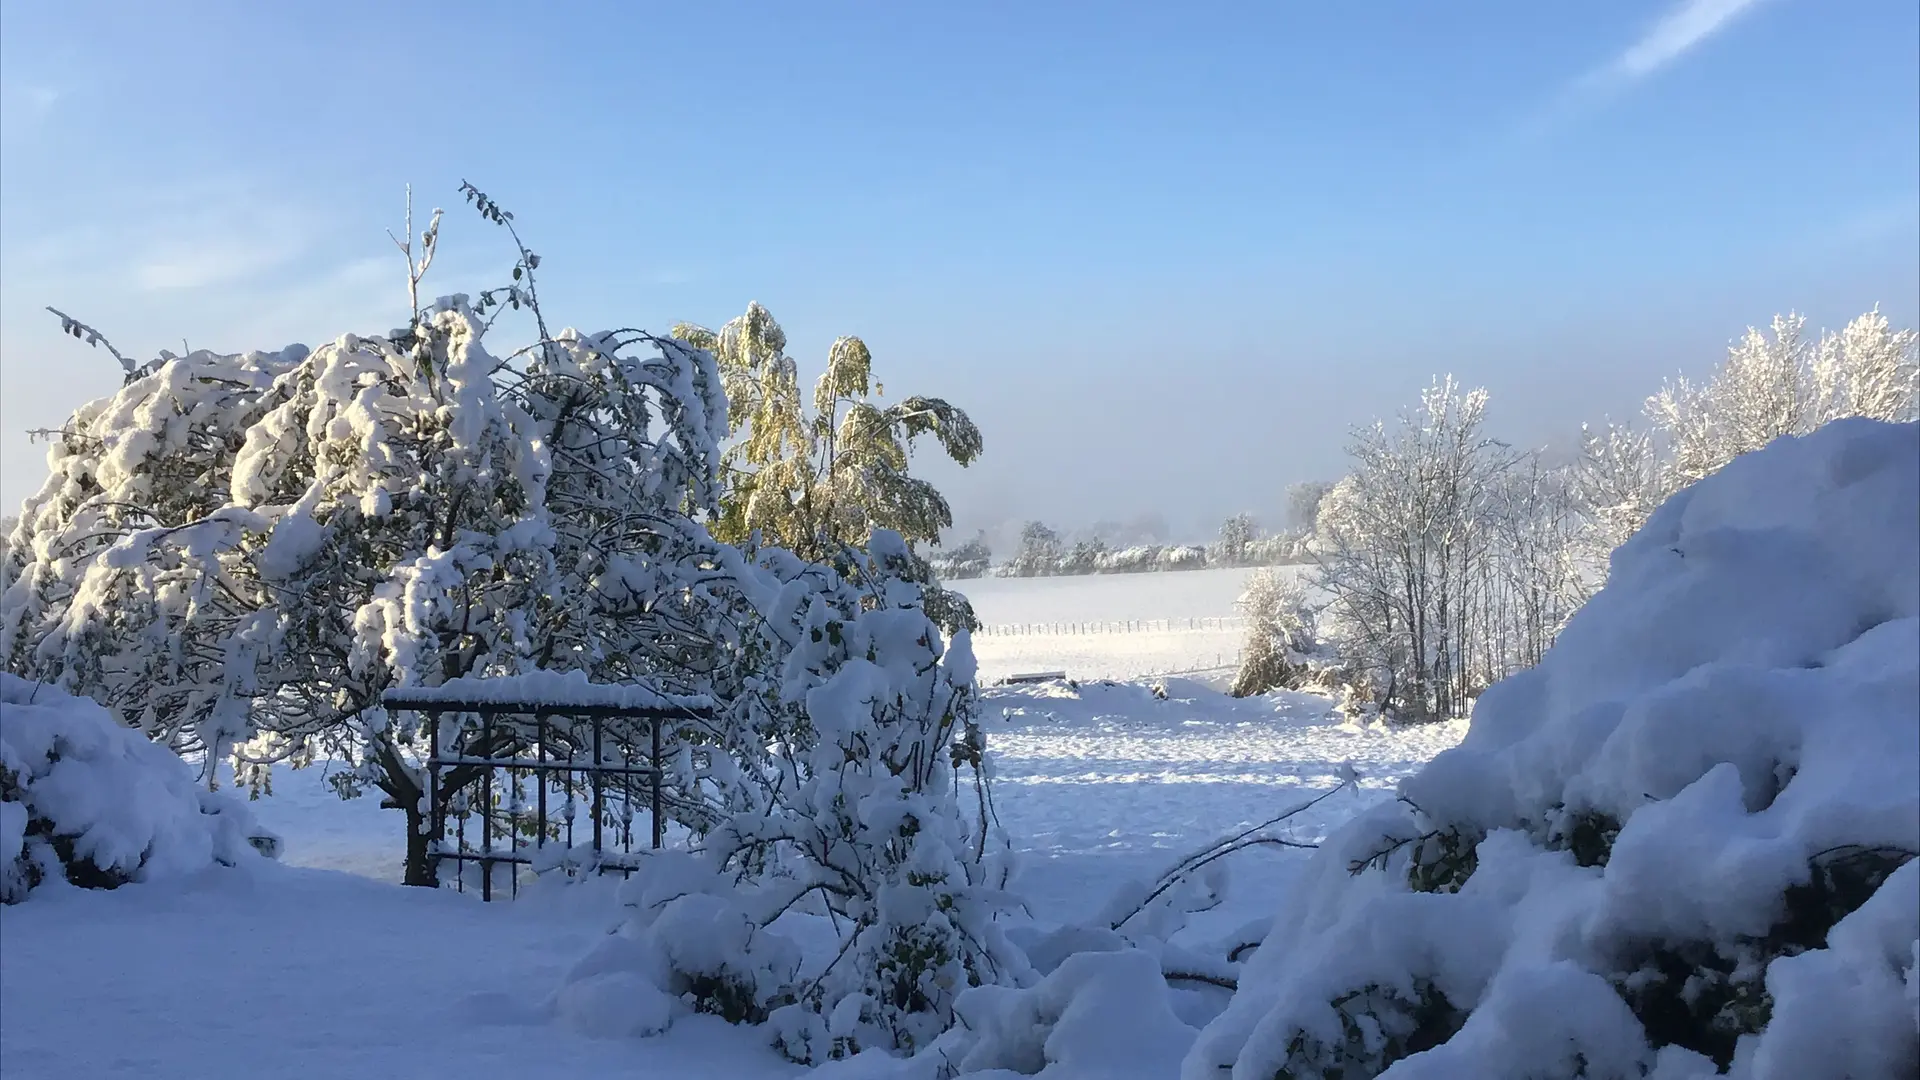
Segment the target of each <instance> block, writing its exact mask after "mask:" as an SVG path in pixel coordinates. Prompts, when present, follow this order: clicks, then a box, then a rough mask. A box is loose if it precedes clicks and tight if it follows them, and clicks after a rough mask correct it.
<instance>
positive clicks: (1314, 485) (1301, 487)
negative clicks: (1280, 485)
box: [1287, 480, 1333, 535]
mask: <svg viewBox="0 0 1920 1080" xmlns="http://www.w3.org/2000/svg"><path fill="white" fill-rule="evenodd" d="M1332 490H1333V485H1332V484H1331V483H1328V482H1327V481H1324V480H1307V481H1302V482H1301V483H1298V484H1291V485H1289V486H1288V487H1287V527H1288V528H1289V529H1291V530H1292V531H1294V532H1296V533H1300V534H1302V535H1311V534H1312V532H1313V530H1314V527H1315V526H1316V525H1317V524H1319V521H1320V503H1321V501H1322V500H1324V499H1325V498H1326V497H1327V492H1329V491H1332Z"/></svg>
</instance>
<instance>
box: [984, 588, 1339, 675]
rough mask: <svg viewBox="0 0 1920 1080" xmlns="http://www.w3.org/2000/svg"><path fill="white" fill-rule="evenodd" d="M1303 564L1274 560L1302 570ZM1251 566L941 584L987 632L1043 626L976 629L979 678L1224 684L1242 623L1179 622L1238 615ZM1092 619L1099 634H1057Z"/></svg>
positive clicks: (1237, 647) (1241, 633)
mask: <svg viewBox="0 0 1920 1080" xmlns="http://www.w3.org/2000/svg"><path fill="white" fill-rule="evenodd" d="M1304 570H1305V568H1304V567H1297V566H1288V567H1280V568H1279V572H1280V573H1294V574H1297V573H1302V572H1304ZM1255 572H1256V571H1254V570H1252V569H1249V568H1246V567H1233V568H1216V569H1212V570H1168V571H1159V572H1155V573H1147V574H1088V575H1078V576H1071V577H1037V578H969V579H966V580H962V581H955V582H951V583H949V587H951V588H952V589H953V590H954V591H956V592H959V593H962V594H964V595H965V596H966V597H967V599H968V600H969V601H971V602H972V604H973V610H974V614H976V615H978V616H979V618H980V621H981V623H983V624H984V625H986V626H987V627H990V628H993V629H995V630H1002V629H1007V628H1016V627H1026V626H1029V625H1033V626H1035V627H1037V628H1044V629H1046V630H1048V631H1049V632H1045V633H1033V634H1024V633H999V632H996V633H982V634H975V635H974V636H973V652H974V655H975V657H977V658H978V660H979V662H980V678H981V680H982V682H984V683H993V682H997V681H998V680H1000V679H1004V678H1006V677H1007V676H1009V675H1017V674H1021V673H1025V672H1035V671H1065V672H1066V673H1067V674H1068V675H1069V676H1072V677H1073V678H1076V679H1083V680H1084V679H1127V678H1134V677H1137V676H1142V675H1158V674H1168V673H1195V672H1208V673H1210V675H1209V681H1210V682H1214V683H1219V684H1224V683H1226V682H1227V681H1229V680H1230V679H1231V677H1232V671H1231V668H1232V667H1233V665H1234V664H1235V663H1236V658H1237V657H1238V656H1239V653H1240V646H1241V643H1242V640H1243V639H1244V638H1245V636H1246V632H1245V630H1244V629H1236V628H1228V629H1208V628H1195V629H1183V628H1179V627H1178V625H1177V624H1179V623H1181V622H1184V621H1188V620H1199V619H1224V618H1230V617H1232V616H1236V615H1239V614H1240V611H1239V609H1238V608H1237V607H1236V606H1235V602H1236V601H1237V600H1238V599H1239V598H1240V594H1241V593H1243V592H1245V591H1246V586H1247V580H1248V578H1249V577H1250V576H1252V575H1253V574H1254V573H1255ZM1157 621H1165V622H1168V623H1173V624H1175V626H1174V627H1173V628H1167V629H1162V628H1158V627H1156V628H1151V629H1137V630H1134V631H1132V632H1114V627H1115V624H1125V623H1128V622H1133V623H1136V624H1137V623H1153V622H1157ZM1094 625H1097V626H1100V627H1101V628H1102V632H1099V633H1056V632H1051V631H1053V630H1057V629H1059V628H1061V627H1063V626H1094Z"/></svg>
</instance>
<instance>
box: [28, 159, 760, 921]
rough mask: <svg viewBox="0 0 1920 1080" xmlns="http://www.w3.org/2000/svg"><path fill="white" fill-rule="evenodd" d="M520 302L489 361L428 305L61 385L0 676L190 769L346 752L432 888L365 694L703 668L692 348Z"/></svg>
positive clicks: (706, 385) (698, 365)
mask: <svg viewBox="0 0 1920 1080" xmlns="http://www.w3.org/2000/svg"><path fill="white" fill-rule="evenodd" d="M473 197H477V198H478V199H479V200H480V201H481V203H482V206H483V212H485V209H486V208H488V207H491V204H490V203H488V202H486V201H485V199H484V196H479V195H478V193H477V192H475V193H473ZM494 209H495V210H496V211H497V208H494ZM500 213H504V212H500ZM489 216H490V217H492V216H493V215H492V214H489ZM504 223H505V222H504V221H503V224H504ZM436 225H437V220H436ZM436 234H437V230H436V229H430V230H429V232H428V233H427V234H426V236H425V237H424V246H425V247H426V251H427V254H426V255H424V256H423V257H422V258H421V259H420V260H419V262H418V263H415V261H414V260H413V259H412V258H411V257H410V259H409V268H410V270H413V269H415V268H416V266H418V267H422V268H423V266H424V264H425V263H426V262H427V261H429V260H430V254H431V248H432V243H433V237H434V236H435V235H436ZM537 264H538V260H537V258H536V257H533V256H532V255H531V253H528V252H526V251H525V250H524V248H522V259H521V263H520V265H519V266H518V267H517V268H516V273H515V277H516V284H515V285H514V286H511V287H509V288H508V289H507V290H503V291H502V292H501V293H499V294H493V295H492V296H490V297H488V298H483V301H482V305H481V306H486V305H488V303H489V301H491V300H498V301H499V303H501V304H505V305H508V306H512V305H520V306H522V307H525V308H531V309H533V310H534V311H535V312H536V314H537V301H536V298H535V294H534V292H533V289H534V280H533V277H534V269H535V267H536V266H537ZM410 284H412V285H417V276H416V277H414V278H413V280H412V281H411V282H410ZM494 306H498V305H494ZM540 322H541V326H542V333H541V336H540V337H539V339H538V340H537V341H535V342H534V343H533V344H532V345H530V346H528V347H526V348H523V349H520V350H517V351H515V352H513V353H511V354H509V355H507V356H505V357H496V356H495V355H493V354H492V353H490V352H488V350H487V349H486V347H485V345H484V344H483V341H484V338H485V336H486V333H487V328H488V326H489V320H487V319H486V318H484V317H483V315H482V313H481V310H480V306H476V305H470V304H469V303H468V302H467V301H466V300H465V298H462V297H453V298H450V299H447V300H443V301H440V302H437V303H435V304H433V305H430V306H428V307H426V308H424V309H421V310H419V311H418V312H417V313H416V316H415V318H414V319H413V320H412V321H411V323H410V325H409V326H408V327H406V328H404V329H402V330H400V331H396V332H395V333H393V334H391V335H387V336H379V337H361V336H356V335H351V334H349V335H346V336H343V337H341V338H340V339H338V340H337V341H335V342H332V343H330V344H328V345H325V346H322V347H321V348H319V349H315V350H312V351H311V352H309V351H308V350H306V349H304V348H302V347H297V346H296V347H293V348H289V349H287V350H283V351H281V352H279V353H249V354H244V355H237V356H219V355H215V354H212V353H207V352H198V353H194V354H192V355H189V356H186V357H169V356H165V355H163V356H162V357H161V359H160V361H159V362H158V363H157V364H155V365H152V366H151V369H150V370H149V371H148V372H147V373H146V374H136V376H135V377H133V378H132V379H131V380H130V381H129V382H128V384H127V385H126V386H125V387H123V388H122V389H121V391H120V392H119V393H118V394H116V395H114V396H113V397H111V398H108V399H105V400H103V401H98V402H94V403H91V404H89V405H87V406H83V407H82V408H81V409H80V410H79V411H78V412H77V413H76V414H75V415H74V417H73V418H72V419H71V420H70V421H69V422H68V423H67V425H66V426H65V427H64V428H63V429H62V430H61V431H60V432H59V433H58V435H57V436H56V441H55V445H54V446H53V449H52V450H51V452H50V454H49V462H50V465H51V471H52V475H51V476H50V478H49V479H48V481H47V483H46V484H45V486H43V488H42V489H41V491H40V492H39V494H37V495H36V496H34V497H33V498H31V499H29V500H28V502H27V503H26V505H25V507H24V508H23V513H22V520H21V524H20V526H19V527H18V528H17V529H16V530H15V532H14V533H13V535H12V536H11V537H10V538H9V541H8V544H7V551H6V556H5V560H4V563H3V564H0V566H3V567H4V569H0V574H4V581H0V586H4V594H0V595H3V597H4V598H3V599H0V653H3V654H4V655H5V657H6V662H7V665H8V668H9V669H10V670H13V671H15V672H17V673H20V674H24V675H28V676H30V677H34V678H39V679H43V680H46V681H49V682H53V683H56V684H58V685H60V686H62V687H63V688H66V689H69V690H72V691H75V692H80V693H86V694H88V695H90V696H93V697H95V698H96V699H97V700H99V701H100V702H101V703H102V704H103V705H106V706H107V707H108V708H109V709H111V710H113V711H114V712H115V713H116V714H117V715H118V716H119V717H120V718H121V719H122V720H123V721H125V722H127V723H129V724H132V725H134V726H137V727H139V728H141V729H142V730H144V731H146V732H147V733H148V734H149V735H151V736H153V737H154V738H157V739H160V740H163V741H166V742H168V743H169V744H171V745H173V746H174V747H176V748H177V749H180V750H183V751H204V752H206V755H207V762H208V764H207V768H208V769H209V770H211V769H212V767H213V762H215V761H216V760H218V759H219V758H221V757H223V756H227V755H232V756H234V757H235V758H236V760H237V766H238V769H239V772H240V773H241V775H242V776H244V777H248V778H249V779H254V780H256V781H263V780H264V777H263V776H262V775H261V774H260V773H259V772H257V770H258V769H260V768H262V767H265V766H269V765H271V764H272V763H273V762H275V761H281V760H292V761H293V762H295V763H296V764H297V763H300V762H303V761H305V760H308V759H310V758H311V757H312V756H314V755H317V754H325V755H333V756H338V757H342V758H345V759H347V760H348V761H349V762H350V763H351V764H352V766H353V767H352V768H350V769H347V770H342V771H341V772H339V773H337V774H336V775H337V778H338V779H337V783H338V784H339V785H340V786H341V787H342V790H343V794H352V793H356V792H357V790H358V789H359V788H360V787H362V786H371V787H376V788H378V789H379V790H381V791H382V792H384V793H385V795H386V797H387V800H388V802H389V803H390V804H391V805H395V806H397V807H399V808H401V809H402V810H403V811H405V813H406V814H407V816H408V824H409V828H408V837H409V845H408V858H407V880H409V881H411V882H415V883H427V882H430V881H431V880H432V867H431V862H430V860H429V859H428V858H427V849H426V842H427V841H426V836H425V830H424V829H423V828H422V827H421V824H422V823H421V822H420V820H419V815H420V814H421V807H422V798H421V795H422V790H421V788H422V785H423V784H424V783H425V776H424V771H423V770H422V769H420V768H419V767H418V761H419V749H420V745H421V742H422V738H423V733H422V732H420V731H419V730H417V729H416V728H415V727H414V725H413V722H412V720H411V718H410V717H407V716H397V715H390V714H388V713H386V712H385V711H384V710H382V709H381V708H380V707H379V706H378V700H379V696H380V694H381V693H382V691H384V690H385V689H386V688H388V687H390V686H398V685H410V684H426V685H432V684H437V683H439V682H441V681H444V680H446V679H451V678H456V677H461V676H469V675H508V674H515V673H518V672H522V671H528V670H533V669H536V668H539V669H563V670H565V669H571V670H580V671H584V672H586V673H587V674H588V675H590V676H591V677H593V678H595V679H598V680H603V681H609V682H619V681H628V680H632V679H635V678H649V679H655V680H661V681H663V682H664V683H665V684H666V685H668V686H669V687H671V686H673V684H675V683H680V682H685V681H687V680H689V679H693V680H696V681H697V680H699V679H700V678H702V677H703V676H702V674H701V673H702V672H704V671H706V670H711V669H713V668H715V667H718V666H722V664H721V662H720V659H719V657H718V656H717V655H715V654H713V653H712V652H711V650H710V649H709V648H708V646H709V645H710V644H711V643H712V642H713V641H714V638H713V634H714V633H715V630H714V628H713V626H712V625H710V624H711V623H712V622H713V619H714V618H716V617H717V616H716V614H715V613H716V612H721V611H723V610H724V608H723V606H722V605H720V604H717V603H712V602H709V601H708V600H706V599H705V598H704V594H702V593H700V592H699V591H697V590H692V589H690V586H691V585H694V584H697V583H698V582H699V580H700V577H701V574H702V573H703V567H704V566H706V565H708V563H709V562H710V559H711V552H710V550H709V549H711V548H712V547H713V545H712V542H711V541H710V540H707V539H706V537H705V534H704V532H703V531H702V530H700V529H698V528H697V527H695V526H694V525H693V522H692V521H691V519H690V518H689V517H688V514H689V511H692V512H710V511H712V510H713V509H715V508H716V507H717V502H718V496H719V490H720V489H719V484H718V480H717V464H718V457H719V453H718V447H719V444H720V440H721V439H722V438H723V437H724V435H725V398H724V396H723V394H722V391H721V384H720V377H719V373H718V371H717V369H716V368H715V366H714V364H713V361H712V359H711V358H710V357H709V356H708V355H707V354H705V353H704V352H701V351H700V350H698V349H694V348H692V347H690V346H688V345H686V344H684V343H682V342H680V341H677V340H675V339H671V338H655V337H652V336H650V335H647V334H644V333H640V332H637V331H614V332H608V333H598V334H579V333H576V332H573V331H561V332H559V333H557V334H553V335H552V336H547V335H546V334H545V333H544V318H542V319H541V320H540ZM703 651H706V652H707V653H708V654H707V655H701V654H702V652H703ZM210 778H211V773H209V779H210ZM447 782H448V783H450V784H452V783H458V782H462V778H460V777H458V776H454V777H450V778H449V779H448V781H447Z"/></svg>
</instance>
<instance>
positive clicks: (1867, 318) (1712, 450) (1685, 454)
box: [1647, 308, 1920, 491]
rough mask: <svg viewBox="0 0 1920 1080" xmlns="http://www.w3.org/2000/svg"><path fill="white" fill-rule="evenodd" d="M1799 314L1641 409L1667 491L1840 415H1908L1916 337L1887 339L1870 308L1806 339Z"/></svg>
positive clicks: (1919, 368)
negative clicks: (1663, 467)
mask: <svg viewBox="0 0 1920 1080" xmlns="http://www.w3.org/2000/svg"><path fill="white" fill-rule="evenodd" d="M1805 326H1806V318H1805V317H1804V316H1801V315H1796V314H1788V315H1776V316H1774V319H1773V325H1772V331H1773V333H1772V336H1771V337H1769V336H1768V335H1767V334H1766V333H1765V332H1764V331H1761V330H1759V329H1756V328H1749V329H1748V330H1747V333H1746V335H1745V336H1744V337H1742V338H1741V339H1740V340H1739V341H1737V342H1735V343H1734V344H1733V346H1732V347H1731V348H1729V349H1728V350H1727V358H1726V359H1725V360H1724V361H1722V362H1721V364H1720V366H1719V367H1718V368H1716V369H1715V370H1714V372H1713V374H1712V375H1710V376H1709V377H1708V378H1707V379H1706V381H1704V382H1700V383H1694V382H1691V381H1689V380H1687V379H1685V378H1679V379H1675V380H1673V381H1671V382H1669V383H1668V384H1667V385H1666V386H1664V387H1662V388H1661V390H1660V392H1659V393H1658V394H1655V395H1654V396H1653V397H1652V398H1650V399H1648V402H1647V414H1648V416H1649V417H1650V418H1651V419H1652V420H1653V422H1654V424H1655V425H1656V426H1657V427H1658V428H1659V429H1660V432H1661V434H1662V436H1663V437H1664V439H1665V442H1666V444H1667V452H1668V454H1669V462H1668V476H1667V479H1666V488H1667V490H1668V491H1673V490H1678V489H1679V488H1680V487H1683V486H1685V485H1686V484H1690V483H1692V482H1694V481H1696V480H1699V479H1700V478H1702V477H1704V476H1707V475H1710V474H1711V473H1713V472H1715V471H1717V470H1719V469H1720V468H1721V467H1722V466H1724V465H1725V464H1726V463H1727V462H1729V461H1732V460H1733V459H1734V458H1736V457H1738V456H1740V455H1741V454H1745V453H1749V452H1751V451H1754V450H1758V449H1760V448H1761V447H1763V446H1765V445H1767V444H1768V443H1770V442H1772V441H1773V440H1774V439H1777V438H1779V437H1780V436H1782V435H1803V434H1806V433H1807V432H1809V431H1812V430H1813V429H1814V428H1816V427H1819V426H1820V425H1821V424H1824V423H1827V422H1829V421H1831V420H1836V419H1840V418H1842V417H1847V416H1865V417H1869V418H1871V419H1875V420H1889V421H1896V422H1898V421H1904V420H1909V419H1913V418H1914V416H1915V415H1916V412H1915V409H1916V401H1920V397H1916V393H1917V386H1916V380H1920V364H1916V340H1917V339H1916V335H1915V334H1914V332H1913V331H1911V330H1903V331H1899V332H1895V331H1893V330H1892V329H1891V327H1890V326H1889V324H1888V322H1887V319H1886V317H1885V316H1884V315H1881V314H1880V311H1879V309H1878V308H1875V309H1874V310H1873V311H1870V312H1868V313H1867V314H1865V315H1862V316H1860V317H1859V318H1857V319H1855V320H1853V322H1851V323H1849V324H1848V325H1847V327H1846V328H1845V329H1844V330H1841V331H1840V332H1839V333H1837V334H1835V333H1828V334H1823V335H1822V336H1821V339H1820V340H1819V341H1818V342H1817V343H1813V342H1809V341H1808V340H1807V339H1806V337H1805V336H1804V335H1803V333H1802V330H1803V329H1804V328H1805Z"/></svg>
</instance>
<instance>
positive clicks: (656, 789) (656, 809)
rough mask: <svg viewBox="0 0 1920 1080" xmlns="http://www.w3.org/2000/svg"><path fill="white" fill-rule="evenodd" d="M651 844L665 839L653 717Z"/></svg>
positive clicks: (657, 728)
mask: <svg viewBox="0 0 1920 1080" xmlns="http://www.w3.org/2000/svg"><path fill="white" fill-rule="evenodd" d="M652 795H653V846H654V847H656V848H657V847H659V846H660V843H661V841H663V840H664V839H666V829H667V826H666V822H665V821H662V820H661V816H660V811H661V802H660V718H659V717H658V716H656V717H654V718H653V792H652Z"/></svg>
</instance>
